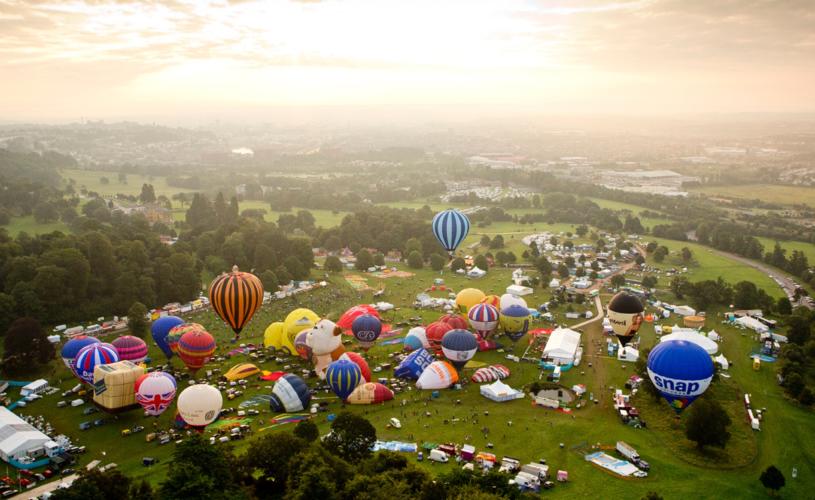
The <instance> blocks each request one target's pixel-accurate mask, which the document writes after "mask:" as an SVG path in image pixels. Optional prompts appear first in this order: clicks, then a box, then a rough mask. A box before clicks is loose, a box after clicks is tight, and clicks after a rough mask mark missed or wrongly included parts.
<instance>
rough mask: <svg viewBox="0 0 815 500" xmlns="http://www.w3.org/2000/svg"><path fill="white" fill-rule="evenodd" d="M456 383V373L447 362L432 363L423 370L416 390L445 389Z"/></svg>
mask: <svg viewBox="0 0 815 500" xmlns="http://www.w3.org/2000/svg"><path fill="white" fill-rule="evenodd" d="M456 382H458V372H457V371H456V369H455V368H453V365H451V364H450V363H448V362H447V361H434V362H432V363H430V365H429V366H428V367H427V368H425V370H424V371H423V372H422V374H421V375H419V380H417V381H416V388H417V389H446V388H448V387H450V386H451V385H453V384H455V383H456Z"/></svg>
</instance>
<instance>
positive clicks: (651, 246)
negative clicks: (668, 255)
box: [645, 241, 659, 253]
mask: <svg viewBox="0 0 815 500" xmlns="http://www.w3.org/2000/svg"><path fill="white" fill-rule="evenodd" d="M657 247H659V243H657V242H656V241H649V242H648V244H647V245H645V251H646V252H648V253H654V252H655V251H656V249H657Z"/></svg>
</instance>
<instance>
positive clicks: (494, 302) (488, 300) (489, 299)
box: [481, 295, 501, 311]
mask: <svg viewBox="0 0 815 500" xmlns="http://www.w3.org/2000/svg"><path fill="white" fill-rule="evenodd" d="M481 303H482V304H489V305H491V306H492V307H494V308H496V309H498V310H499V311H500V310H501V297H499V296H497V295H487V296H486V297H484V298H483V299H482V300H481Z"/></svg>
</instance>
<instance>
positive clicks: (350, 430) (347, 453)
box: [323, 412, 376, 462]
mask: <svg viewBox="0 0 815 500" xmlns="http://www.w3.org/2000/svg"><path fill="white" fill-rule="evenodd" d="M375 441H376V429H375V428H374V426H373V425H371V423H370V422H368V421H367V420H366V419H364V418H362V417H360V416H358V415H354V414H353V413H348V412H342V413H340V414H339V416H338V417H337V418H336V419H335V420H334V423H333V424H331V433H330V434H329V435H328V436H326V437H325V439H323V446H325V448H326V449H327V450H328V451H330V452H331V453H333V454H334V455H337V456H339V457H342V458H344V459H345V460H347V461H349V462H354V461H357V460H362V459H364V458H367V457H369V456H370V455H371V447H372V446H373V444H374V442H375Z"/></svg>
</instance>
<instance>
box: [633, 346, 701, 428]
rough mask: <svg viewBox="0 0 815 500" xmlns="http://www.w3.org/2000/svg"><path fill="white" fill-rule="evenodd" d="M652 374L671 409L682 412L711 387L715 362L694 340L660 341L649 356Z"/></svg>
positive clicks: (650, 375)
mask: <svg viewBox="0 0 815 500" xmlns="http://www.w3.org/2000/svg"><path fill="white" fill-rule="evenodd" d="M648 376H649V377H650V378H651V381H652V382H653V383H654V386H655V387H656V388H657V390H658V391H659V392H660V393H661V394H662V397H664V398H665V400H666V401H668V403H669V404H670V405H671V408H673V409H674V411H675V412H677V413H681V412H682V410H684V409H685V408H687V407H688V405H690V404H691V403H693V401H694V400H695V399H696V398H698V397H699V396H701V395H702V394H703V393H704V392H705V391H706V390H707V388H708V387H709V386H710V381H711V380H712V379H713V361H712V360H711V359H710V355H708V353H707V352H705V350H704V349H702V348H701V347H699V346H698V345H696V344H694V343H692V342H688V341H685V340H671V341H668V342H660V343H659V344H657V345H656V346H655V347H654V348H653V349H651V353H650V354H649V355H648Z"/></svg>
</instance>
